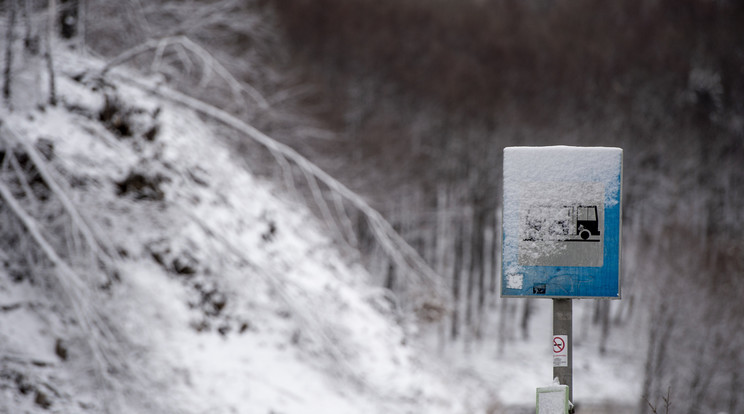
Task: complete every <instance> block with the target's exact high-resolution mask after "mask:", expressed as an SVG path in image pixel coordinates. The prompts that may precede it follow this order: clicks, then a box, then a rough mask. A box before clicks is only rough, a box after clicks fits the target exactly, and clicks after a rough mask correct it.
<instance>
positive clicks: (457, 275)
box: [450, 224, 463, 341]
mask: <svg viewBox="0 0 744 414" xmlns="http://www.w3.org/2000/svg"><path fill="white" fill-rule="evenodd" d="M462 256H463V241H462V225H461V224H459V225H458V226H457V227H456V228H455V260H454V262H453V264H452V329H451V331H450V339H452V341H455V340H457V337H458V336H459V335H460V312H459V308H460V281H461V273H462Z"/></svg>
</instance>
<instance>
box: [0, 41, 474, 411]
mask: <svg viewBox="0 0 744 414" xmlns="http://www.w3.org/2000/svg"><path fill="white" fill-rule="evenodd" d="M58 61H59V65H60V70H59V73H61V74H73V73H74V74H77V73H80V71H81V70H82V69H83V68H85V67H86V65H97V63H96V62H94V61H93V62H85V61H83V60H82V59H76V58H75V57H74V56H71V55H64V56H61V57H60V59H58ZM58 85H59V88H60V89H59V95H60V97H61V100H62V102H63V103H62V104H61V105H60V106H58V107H57V108H46V109H45V110H43V111H42V110H29V111H28V112H20V111H17V112H13V113H3V114H2V115H3V118H4V122H6V123H7V125H8V126H10V127H12V128H13V129H14V131H16V132H17V133H18V134H19V135H20V136H22V137H23V138H24V139H28V140H36V139H37V138H39V137H44V138H45V139H49V140H51V141H52V142H53V144H54V151H55V159H54V161H53V163H54V166H55V167H56V168H57V169H58V170H59V171H60V172H61V173H62V175H63V176H64V177H65V178H66V179H67V180H71V179H72V178H75V179H77V180H79V181H81V182H84V183H85V184H84V185H80V186H76V187H72V188H70V189H69V190H70V192H71V196H72V198H73V199H74V202H75V203H76V205H77V206H78V208H80V210H81V211H82V212H83V213H84V214H86V216H88V217H90V219H91V220H92V222H93V223H94V225H95V226H97V228H99V229H100V230H101V231H102V233H104V234H105V235H106V236H107V237H109V238H110V242H111V243H112V245H114V246H116V247H117V250H119V252H120V253H121V254H122V255H123V259H122V261H121V262H120V263H119V265H118V267H119V276H120V278H121V280H120V281H119V282H116V283H114V284H113V286H112V287H111V291H110V293H109V294H104V293H101V295H108V296H105V298H104V297H103V296H102V297H101V298H98V300H97V301H98V305H99V306H100V307H101V308H102V309H103V312H104V313H105V314H106V315H108V318H110V320H111V322H112V324H113V325H114V327H115V329H116V331H117V332H118V335H119V338H120V342H119V343H117V344H114V346H115V347H117V350H118V352H120V353H121V354H123V355H124V358H125V359H126V363H127V367H128V370H129V371H130V372H127V373H124V372H121V373H117V374H116V375H115V376H114V378H115V379H116V381H118V384H117V386H116V387H115V389H114V390H113V393H114V394H118V395H114V396H113V397H111V394H106V395H109V397H106V398H112V399H113V402H109V404H105V402H104V401H100V400H98V401H96V399H97V398H99V397H101V396H102V395H104V394H99V393H98V391H96V389H95V387H94V386H91V384H90V383H89V382H86V381H77V382H70V383H64V382H61V381H60V380H59V379H60V378H65V377H68V376H71V375H75V372H79V371H76V370H77V369H84V368H85V367H86V364H87V363H88V362H87V361H86V359H85V357H84V356H83V355H81V354H80V350H81V349H82V348H78V346H82V345H79V344H78V343H77V342H75V343H73V344H72V345H71V348H70V349H71V351H72V355H71V357H70V361H60V360H59V358H58V356H56V355H55V354H54V342H55V337H57V336H60V337H65V338H67V337H70V338H74V337H75V335H76V333H75V329H76V328H75V326H74V325H72V324H70V323H69V321H66V320H65V319H64V318H65V317H64V312H60V313H59V314H58V313H56V310H55V306H57V305H56V303H55V302H54V300H52V299H50V301H49V302H50V303H48V304H46V305H44V307H43V308H41V309H40V311H38V312H37V311H36V310H35V309H36V308H34V307H32V306H30V305H24V307H23V308H22V309H20V310H15V311H13V312H12V313H3V314H0V326H1V327H2V329H1V330H0V332H2V334H0V336H1V337H2V341H0V343H2V344H3V345H2V350H3V352H4V353H6V354H10V353H11V352H18V353H22V354H23V355H24V358H33V359H39V360H51V361H53V362H54V364H53V366H52V367H50V368H49V369H48V370H49V372H51V376H52V377H53V378H52V379H49V380H48V381H49V382H50V384H52V385H54V386H55V387H56V388H57V389H58V390H61V392H60V395H59V396H56V397H54V398H53V405H52V409H55V410H62V411H65V410H69V409H71V408H70V407H76V408H74V409H77V410H83V411H82V412H97V410H99V409H100V408H101V407H102V405H109V408H112V409H113V410H114V412H173V413H194V414H201V413H215V414H220V413H282V414H291V413H310V412H323V413H329V414H332V413H350V412H353V413H408V412H427V413H470V412H478V411H482V410H483V407H485V405H486V404H487V402H488V393H487V392H485V391H484V390H479V389H477V388H476V387H475V386H473V383H474V382H473V380H470V379H467V378H460V377H459V376H458V375H456V374H453V373H452V372H451V371H449V370H448V368H447V367H445V366H441V365H440V364H439V363H438V362H436V361H435V360H434V359H433V358H428V357H426V356H421V355H420V350H419V349H418V348H416V347H415V345H412V344H411V341H410V338H406V335H405V334H404V327H403V326H401V325H400V324H399V323H398V322H396V321H397V317H396V315H395V312H394V311H393V309H392V307H391V306H390V303H389V302H388V301H387V300H386V299H385V295H384V294H383V291H382V290H381V289H379V288H375V287H372V286H370V285H369V284H368V279H369V276H368V275H367V273H366V272H365V270H364V269H363V268H362V267H361V266H360V265H359V264H356V263H353V262H350V261H349V260H348V259H347V258H345V257H344V256H343V255H342V253H340V251H339V249H337V247H336V246H335V244H334V241H333V240H332V239H331V238H329V237H328V236H327V235H325V234H324V228H323V226H322V225H321V224H319V223H318V222H317V221H316V219H315V218H314V217H313V215H312V214H311V213H310V212H309V211H308V210H307V209H306V208H305V207H304V206H303V205H301V204H299V203H297V202H296V201H293V200H292V198H291V196H286V195H284V196H277V195H276V194H280V193H281V192H280V191H278V190H277V189H276V188H274V187H273V186H272V185H271V184H269V183H266V182H263V181H260V180H258V179H256V178H255V177H254V176H253V175H251V174H250V172H248V171H247V170H246V169H245V168H244V163H243V161H242V160H241V157H240V154H236V153H235V152H234V150H233V149H232V148H230V147H229V146H228V145H227V144H225V141H224V140H222V139H221V138H220V137H219V136H217V135H216V134H215V132H214V130H213V129H212V128H210V127H209V126H208V125H206V124H205V123H204V122H203V121H202V120H201V119H200V118H199V117H198V116H197V115H196V114H194V113H191V112H189V111H186V110H184V109H182V108H178V107H175V106H173V105H169V104H167V103H164V102H160V101H156V100H155V99H154V98H152V97H151V96H149V95H148V94H147V93H145V92H142V91H140V90H137V89H134V88H130V87H127V86H124V85H118V84H117V85H112V87H111V88H108V89H105V91H106V93H109V94H110V95H111V96H115V97H116V98H117V99H119V100H120V102H121V103H123V105H125V106H126V107H131V108H133V109H134V111H133V112H132V114H131V118H130V120H131V122H132V124H133V128H134V129H135V131H138V130H144V129H146V128H148V127H149V126H151V125H157V127H158V133H157V135H156V136H155V139H154V140H153V141H152V142H151V141H148V140H147V139H145V138H144V137H143V136H141V135H139V134H138V133H135V134H134V136H132V137H117V136H115V135H114V134H112V133H111V132H110V131H109V130H107V129H106V128H105V127H104V126H103V125H102V124H101V123H100V122H98V121H97V119H96V114H97V113H98V111H100V109H101V107H102V105H103V103H104V99H103V98H102V95H101V94H100V92H94V91H92V89H91V86H90V85H85V84H81V83H77V82H75V81H73V80H71V79H70V78H69V77H68V76H67V75H62V76H60V78H59V82H58ZM66 108H75V110H74V112H70V111H69V110H68V109H66ZM133 172H137V173H141V174H142V175H143V176H146V177H149V178H152V179H157V180H156V181H157V182H158V183H159V184H158V186H159V191H162V200H160V199H140V200H138V199H137V197H136V196H135V195H134V194H130V193H124V194H117V191H118V190H117V187H116V182H117V181H121V180H123V179H124V178H126V177H127V176H128V174H130V173H133ZM184 266H187V267H188V271H186V270H183V271H179V270H177V269H178V268H183V267H184ZM8 280H9V279H8V278H7V277H5V275H3V277H1V278H0V303H2V304H5V303H8V302H9V301H20V302H23V303H33V301H31V300H30V299H27V297H26V296H23V295H24V294H25V295H31V296H34V295H39V294H42V293H41V292H42V290H41V288H39V287H34V286H30V285H28V284H26V282H21V283H20V284H14V283H12V282H9V281H8ZM23 292H26V293H23ZM28 292H31V293H28ZM22 293H23V294H22ZM104 299H105V300H104ZM9 315H14V316H13V317H12V318H11V317H9ZM57 318H59V319H60V320H59V321H57V320H56V319H57ZM51 329H55V330H56V329H59V331H60V332H58V333H54V332H51V331H50V330H51ZM77 335H79V332H78V333H77ZM79 349H80V350H79ZM72 367H75V369H76V370H73V369H72ZM85 387H90V388H87V389H86V388H85ZM6 393H9V394H11V395H12V398H11V399H7V400H6V401H8V402H7V403H6V405H7V407H6V409H7V410H10V411H12V412H23V411H22V410H25V411H28V412H37V411H40V410H42V409H41V408H40V406H39V405H38V404H34V402H33V397H32V396H25V395H22V394H20V393H18V392H16V391H14V390H13V389H12V388H6ZM81 407H83V408H81ZM16 410H17V411H16Z"/></svg>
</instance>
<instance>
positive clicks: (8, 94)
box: [3, 0, 16, 106]
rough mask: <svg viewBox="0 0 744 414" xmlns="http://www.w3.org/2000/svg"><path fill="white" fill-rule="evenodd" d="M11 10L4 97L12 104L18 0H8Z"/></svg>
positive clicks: (7, 39) (9, 13)
mask: <svg viewBox="0 0 744 414" xmlns="http://www.w3.org/2000/svg"><path fill="white" fill-rule="evenodd" d="M8 4H9V7H10V10H9V12H8V27H7V32H6V35H5V42H6V43H5V69H4V70H3V99H4V100H5V103H6V104H7V105H8V106H10V99H11V98H12V93H11V89H10V84H11V81H12V80H11V77H12V72H13V43H15V42H14V39H13V29H15V21H16V0H8Z"/></svg>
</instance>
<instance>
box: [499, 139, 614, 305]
mask: <svg viewBox="0 0 744 414" xmlns="http://www.w3.org/2000/svg"><path fill="white" fill-rule="evenodd" d="M563 149H564V150H565V147H563ZM614 150H616V152H615V153H616V154H617V156H616V157H615V158H616V161H617V162H616V163H612V164H614V165H607V162H606V160H605V162H603V163H602V165H597V166H596V168H599V169H609V170H610V171H611V172H612V173H611V174H596V175H595V176H594V177H592V178H594V179H595V180H596V178H597V177H601V178H605V181H606V182H605V200H604V203H605V209H604V235H603V238H604V245H603V252H602V255H603V256H602V257H603V260H602V266H598V267H589V266H523V265H519V256H518V255H519V242H520V240H519V237H520V235H519V220H520V218H519V199H518V197H517V195H518V189H514V188H507V186H512V187H513V186H514V185H518V184H516V183H514V182H509V183H508V182H507V181H506V177H507V171H506V168H507V164H508V162H507V161H508V160H507V159H506V158H507V157H508V154H507V152H506V151H505V174H504V177H505V182H504V220H503V221H504V228H503V244H502V246H503V251H502V253H503V260H502V278H501V279H502V280H501V295H502V296H504V297H512V296H513V297H543V298H557V297H564V298H620V290H621V287H620V277H619V275H620V268H619V266H620V238H621V215H622V200H621V198H622V197H621V194H622V151H621V150H619V149H614ZM517 167H520V168H521V166H517ZM509 168H515V167H514V166H513V165H511V164H510V167H509ZM529 168H531V169H532V171H535V170H540V165H530V166H529ZM548 170H549V168H548ZM532 171H530V172H529V174H532ZM512 173H514V171H512ZM517 173H519V171H517ZM555 174H556V173H555V172H551V176H550V177H549V178H546V180H550V181H560V180H568V181H571V180H576V177H572V176H565V177H556V176H555ZM584 177H586V175H584ZM606 177H611V178H609V180H608V179H607V178H606ZM530 178H531V179H535V178H536V177H530ZM537 178H538V179H539V175H538V177H537ZM610 180H616V181H615V182H610ZM611 189H615V190H614V191H613V190H611ZM520 275H521V276H520ZM510 276H511V277H519V278H520V279H521V282H522V283H521V285H522V286H521V288H515V287H514V283H512V287H509V283H508V282H507V278H508V277H510Z"/></svg>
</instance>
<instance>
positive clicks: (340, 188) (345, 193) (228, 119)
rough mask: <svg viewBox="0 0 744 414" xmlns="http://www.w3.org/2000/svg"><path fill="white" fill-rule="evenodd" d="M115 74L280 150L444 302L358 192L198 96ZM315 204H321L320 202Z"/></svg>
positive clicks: (430, 273)
mask: <svg viewBox="0 0 744 414" xmlns="http://www.w3.org/2000/svg"><path fill="white" fill-rule="evenodd" d="M118 76H119V77H120V78H121V79H122V80H123V81H124V82H127V83H130V84H133V85H135V86H137V87H139V88H142V89H145V90H148V91H150V92H152V93H154V94H156V95H158V96H160V97H162V98H164V99H167V100H170V101H172V102H175V103H177V104H179V105H183V106H186V107H188V108H190V109H192V110H195V111H197V112H199V113H201V114H204V115H206V116H208V117H210V118H212V119H214V120H216V121H219V122H221V123H223V124H225V125H227V126H229V127H231V128H233V129H235V130H237V131H239V132H241V133H243V134H245V135H246V136H247V137H248V138H250V139H252V140H254V141H256V142H258V143H259V144H261V145H262V146H264V147H265V148H267V149H268V150H269V151H271V152H272V153H276V154H281V155H282V156H283V157H284V158H285V159H286V160H288V161H291V162H292V163H293V164H294V165H296V166H297V167H298V168H300V169H301V170H302V171H303V173H304V174H306V175H307V177H308V184H309V185H311V186H312V185H313V184H312V180H311V179H310V177H312V179H315V180H318V181H319V182H320V183H322V184H323V185H324V186H326V187H327V188H328V189H329V190H330V191H331V192H333V193H335V194H337V195H338V196H340V197H341V198H342V199H343V200H344V201H346V202H348V203H349V204H350V205H352V206H354V207H355V208H356V209H358V210H359V211H360V212H361V213H362V214H364V216H365V218H366V220H367V223H368V224H369V227H370V228H371V229H372V233H373V235H374V236H375V239H376V240H377V242H378V243H379V244H380V246H381V247H382V249H383V251H384V252H385V253H386V254H387V255H388V256H389V257H390V258H391V259H392V260H393V262H394V263H395V264H396V265H397V266H398V267H399V269H401V270H404V272H403V273H404V274H405V275H407V276H409V277H414V278H415V284H416V285H418V286H420V287H423V288H424V289H425V290H426V291H428V293H429V294H430V297H429V298H427V300H434V301H439V302H441V303H443V304H447V303H448V296H447V294H446V291H445V288H444V286H443V281H442V279H441V278H440V277H439V276H438V275H437V274H436V272H435V271H434V270H433V269H431V267H429V265H428V264H427V263H426V261H425V260H424V259H423V258H422V257H421V256H420V255H419V254H418V252H416V250H415V249H414V248H413V247H411V246H410V245H409V244H408V243H407V242H406V241H405V240H404V239H403V238H402V237H401V236H400V235H399V234H398V233H397V232H396V231H395V230H394V229H393V227H392V226H391V225H390V223H388V221H387V220H385V219H384V218H383V217H382V215H381V214H380V213H379V212H378V211H377V210H375V209H374V208H372V207H371V206H370V205H369V204H368V203H367V202H366V201H364V199H362V198H361V197H360V196H359V195H357V194H356V193H354V192H353V191H351V190H350V189H349V188H348V187H346V186H345V185H343V184H342V183H340V182H339V181H338V180H336V179H335V178H333V177H331V176H330V175H329V174H328V173H326V172H325V171H323V170H322V169H320V168H319V167H318V166H316V165H315V164H313V163H312V162H310V161H309V160H308V159H306V158H305V157H303V156H302V155H300V154H299V153H298V152H297V151H295V150H294V149H292V148H290V147H289V146H287V145H285V144H282V143H280V142H278V141H276V140H274V139H272V138H271V137H269V136H267V135H266V134H264V133H263V132H261V131H259V130H258V129H256V128H254V127H252V126H251V125H249V124H247V123H245V122H243V121H241V120H240V119H238V118H236V117H235V116H233V115H231V114H229V113H227V112H225V111H223V110H221V109H219V108H216V107H214V106H212V105H209V104H207V103H205V102H202V101H200V100H198V99H195V98H192V97H190V96H187V95H184V94H182V93H179V92H176V91H174V90H171V89H167V88H152V87H150V86H148V85H147V84H145V83H143V82H142V81H139V80H136V79H133V78H131V77H128V76H125V75H118ZM319 207H321V208H322V204H321V205H320V206H319ZM326 209H327V206H326ZM409 282H414V279H410V280H409Z"/></svg>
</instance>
